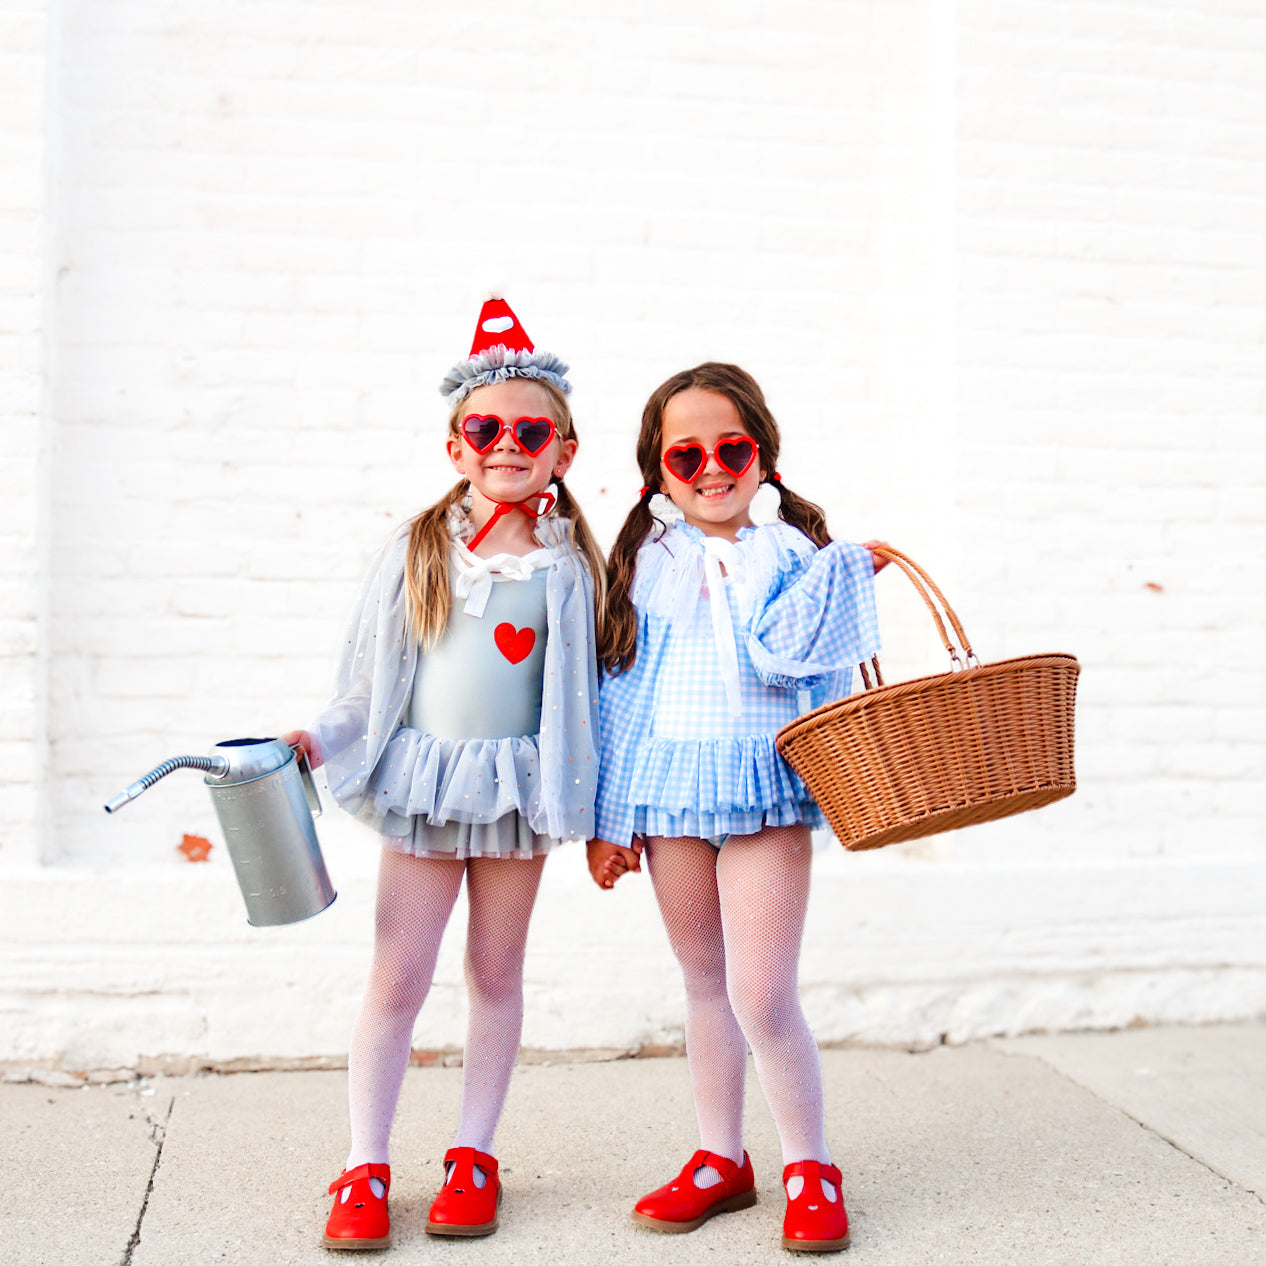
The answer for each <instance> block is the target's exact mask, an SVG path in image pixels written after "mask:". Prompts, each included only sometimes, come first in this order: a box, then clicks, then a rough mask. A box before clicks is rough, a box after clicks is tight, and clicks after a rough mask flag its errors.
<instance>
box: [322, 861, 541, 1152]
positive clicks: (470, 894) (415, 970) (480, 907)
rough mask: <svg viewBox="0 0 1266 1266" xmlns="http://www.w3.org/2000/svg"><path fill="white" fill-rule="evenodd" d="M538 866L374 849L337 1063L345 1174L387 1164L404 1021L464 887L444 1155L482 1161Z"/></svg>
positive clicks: (408, 1023)
mask: <svg viewBox="0 0 1266 1266" xmlns="http://www.w3.org/2000/svg"><path fill="white" fill-rule="evenodd" d="M544 864H545V858H544V857H543V856H542V857H533V858H531V859H526V858H515V857H507V858H493V857H475V858H471V859H470V860H468V861H460V860H456V859H448V858H432V857H413V856H410V855H408V854H404V853H396V852H393V851H392V850H390V849H383V852H382V860H381V863H380V866H379V870H378V905H377V914H376V917H375V925H374V959H373V965H372V966H371V967H370V971H369V983H368V985H367V987H366V989H365V999H364V1002H363V1003H362V1004H361V1009H360V1013H359V1015H358V1016H357V1018H356V1024H355V1026H354V1027H353V1029H352V1041H351V1047H350V1050H349V1054H348V1106H349V1108H350V1110H351V1121H352V1148H351V1151H350V1153H349V1154H348V1157H347V1164H346V1168H347V1169H354V1168H356V1166H358V1165H364V1164H366V1163H378V1164H388V1163H389V1162H390V1158H389V1154H388V1141H389V1138H390V1135H391V1123H392V1120H393V1118H394V1117H395V1114H396V1101H397V1100H398V1099H399V1097H400V1087H401V1084H402V1083H403V1081H404V1074H405V1069H406V1068H408V1065H409V1051H410V1048H411V1046H412V1040H413V1023H414V1021H415V1020H416V1019H417V1015H418V1012H419V1011H420V1010H421V1009H422V1003H423V1002H424V1001H426V995H427V993H428V992H429V990H430V988H431V980H432V978H433V976H434V975H435V961H436V957H437V956H438V954H439V949H440V938H441V937H442V936H443V933H444V927H445V925H446V924H447V923H448V919H449V915H450V914H451V913H452V910H453V903H454V902H455V901H456V900H457V894H458V891H459V890H460V889H461V885H462V877H463V876H465V878H466V897H467V901H468V902H469V906H470V918H469V921H468V923H467V928H466V991H467V997H468V1000H469V1006H470V1014H469V1020H468V1022H467V1028H466V1047H465V1054H464V1058H463V1065H462V1106H461V1120H460V1122H459V1124H458V1127H457V1135H456V1138H455V1139H454V1142H453V1146H454V1147H473V1148H475V1149H476V1150H477V1151H481V1152H491V1150H492V1138H493V1134H494V1132H495V1131H496V1128H497V1120H498V1118H499V1117H500V1115H501V1109H502V1106H503V1105H504V1103H505V1098H506V1092H507V1090H508V1089H509V1086H510V1075H511V1073H512V1072H513V1070H514V1061H515V1059H516V1057H517V1055H518V1052H519V1038H520V1036H521V1033H522V1029H523V951H524V946H525V944H526V941H527V932H528V921H529V919H530V918H531V916H532V907H533V905H534V904H535V902H536V891H537V887H538V886H539V884H540V881H541V870H542V868H543V866H544Z"/></svg>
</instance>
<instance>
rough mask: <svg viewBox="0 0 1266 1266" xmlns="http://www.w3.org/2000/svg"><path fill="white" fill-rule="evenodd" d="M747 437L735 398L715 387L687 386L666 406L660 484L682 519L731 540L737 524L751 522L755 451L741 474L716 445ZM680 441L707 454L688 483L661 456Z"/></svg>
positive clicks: (757, 470) (757, 468)
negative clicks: (730, 467)
mask: <svg viewBox="0 0 1266 1266" xmlns="http://www.w3.org/2000/svg"><path fill="white" fill-rule="evenodd" d="M750 435H751V432H750V431H749V430H748V429H747V427H746V426H744V424H743V419H742V418H741V417H740V416H739V411H738V409H737V408H735V406H734V403H733V401H731V400H730V399H729V398H728V397H727V396H723V395H719V394H718V393H717V392H715V391H705V390H704V389H703V388H701V387H689V388H687V389H686V390H685V391H679V392H678V393H677V394H676V395H675V396H673V397H672V398H671V399H670V400H669V401H668V402H667V403H666V404H665V405H664V413H663V432H662V435H661V439H660V463H659V474H660V487H661V488H662V489H663V490H664V492H666V493H667V494H668V496H669V497H670V498H671V499H672V501H673V504H674V505H676V506H677V508H678V509H679V510H680V511H681V513H682V514H683V516H684V517H685V520H686V522H687V523H690V524H693V525H694V526H695V527H697V528H698V529H699V530H700V531H701V532H703V533H705V534H706V535H708V536H724V537H728V538H729V539H730V540H734V539H735V538H736V536H737V534H738V530H739V528H742V527H751V526H752V520H751V516H750V515H749V514H748V508H749V507H750V506H751V504H752V498H753V497H754V496H755V495H756V491H757V489H758V488H759V487H760V481H761V478H762V471H761V462H760V457H759V455H758V456H757V458H756V460H755V461H753V462H752V464H751V465H750V466H748V468H747V469H746V470H745V471H744V472H743V474H741V475H735V474H733V473H731V471H729V470H726V468H725V467H724V466H722V465H721V463H720V462H718V461H717V458H716V448H717V445H718V444H724V443H725V441H726V440H734V439H738V438H739V437H741V436H749V437H750ZM682 444H699V445H701V446H702V447H703V450H704V452H705V453H707V454H708V459H707V461H706V462H705V463H704V467H703V470H702V472H701V473H700V474H699V475H698V476H697V478H695V480H694V481H693V482H692V483H686V482H685V481H684V480H681V479H679V478H677V476H676V475H674V474H673V472H672V470H670V469H669V467H668V466H667V465H666V464H665V463H664V460H663V455H664V453H666V452H667V451H668V450H669V449H670V448H674V447H676V446H678V445H682ZM732 464H736V465H738V466H740V467H741V465H742V463H741V462H739V463H732Z"/></svg>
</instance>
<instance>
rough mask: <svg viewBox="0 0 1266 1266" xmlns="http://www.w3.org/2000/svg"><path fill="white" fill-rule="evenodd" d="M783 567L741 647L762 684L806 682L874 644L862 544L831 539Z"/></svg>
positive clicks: (868, 563) (855, 660)
mask: <svg viewBox="0 0 1266 1266" xmlns="http://www.w3.org/2000/svg"><path fill="white" fill-rule="evenodd" d="M800 562H801V565H800V566H798V567H794V568H792V567H787V568H783V569H782V570H781V571H780V573H779V574H778V576H777V577H776V578H775V580H774V583H772V584H771V585H770V586H769V588H768V589H767V590H766V592H765V594H764V597H763V600H762V602H761V604H760V609H759V610H758V611H757V612H756V613H755V615H754V617H753V619H752V622H751V624H750V625H749V631H748V635H747V649H748V653H749V654H750V655H751V659H752V664H753V666H754V667H755V669H756V672H757V673H758V675H759V676H760V678H761V680H762V681H763V682H765V684H766V685H769V686H787V687H808V686H812V685H814V684H815V682H816V679H818V678H821V677H824V676H826V675H828V674H839V673H849V672H851V670H852V668H853V666H854V665H855V664H860V663H863V662H864V661H866V660H868V659H869V658H870V657H871V656H872V655H874V654H875V653H876V652H877V651H878V650H879V621H878V618H877V616H876V613H875V585H874V580H875V572H874V564H873V561H872V559H871V555H870V551H869V550H867V549H864V548H863V547H862V546H860V545H852V544H849V543H847V542H843V541H833V542H832V543H831V544H830V545H827V546H825V547H824V548H822V549H820V550H816V551H814V552H812V553H811V554H808V555H806V556H804V557H803V558H802V559H801V560H800Z"/></svg>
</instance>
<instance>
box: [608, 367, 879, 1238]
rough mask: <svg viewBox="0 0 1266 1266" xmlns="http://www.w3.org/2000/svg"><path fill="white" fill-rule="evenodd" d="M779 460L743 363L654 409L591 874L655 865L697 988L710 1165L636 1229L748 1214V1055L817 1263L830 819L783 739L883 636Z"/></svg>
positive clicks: (861, 577)
mask: <svg viewBox="0 0 1266 1266" xmlns="http://www.w3.org/2000/svg"><path fill="white" fill-rule="evenodd" d="M778 446H779V435H778V428H777V424H776V422H775V421H774V419H773V417H772V415H771V414H770V412H769V409H768V407H767V406H766V404H765V400H764V397H763V396H762V394H761V391H760V388H759V387H758V386H757V384H756V383H755V381H753V379H752V378H751V377H750V376H749V375H748V374H746V373H745V372H744V371H743V370H741V369H739V368H738V367H737V366H733V365H719V364H706V365H700V366H698V367H697V368H696V369H693V370H687V371H685V372H684V373H681V374H678V375H676V376H675V377H673V378H671V379H669V380H668V382H666V383H664V384H663V386H661V387H660V388H659V389H658V390H657V391H656V392H655V393H654V394H653V395H652V396H651V399H650V401H649V402H648V404H647V406H646V410H645V412H644V414H643V417H642V430H641V434H640V436H639V439H638V461H639V465H640V466H641V469H642V473H643V478H644V479H645V481H646V487H645V488H644V489H643V491H642V495H641V497H640V499H639V501H638V504H637V506H635V507H634V509H633V511H632V512H631V514H630V515H629V517H628V520H627V521H626V522H625V525H624V527H623V529H622V530H621V533H620V536H619V538H618V540H617V542H616V545H615V548H614V550H613V551H612V554H611V558H610V560H609V565H608V573H609V577H610V591H609V600H608V630H609V636H608V639H607V642H606V645H605V646H604V655H603V659H604V663H605V667H606V670H607V671H606V674H605V677H604V680H603V683H602V687H601V692H600V707H599V711H600V713H601V743H600V748H599V783H598V803H597V808H596V828H597V829H596V835H597V838H595V839H594V840H591V841H590V844H589V865H590V870H591V872H592V874H593V877H594V879H595V881H596V882H597V883H598V884H599V885H600V886H602V887H604V888H609V887H611V886H612V885H613V884H614V883H615V882H616V880H617V879H618V878H619V877H620V876H621V875H623V874H624V873H625V872H626V871H630V870H633V871H636V870H640V868H641V867H640V857H641V853H642V849H643V847H644V848H645V856H646V860H647V863H648V867H649V870H650V874H651V880H652V884H653V886H654V889H655V896H656V900H657V901H658V903H659V907H660V912H661V914H662V915H663V918H664V923H665V925H666V927H667V930H668V936H669V940H670V942H671V944H672V947H673V951H674V953H675V954H676V956H677V958H678V961H679V962H680V963H681V967H682V971H683V973H684V976H685V985H686V1054H687V1058H688V1062H689V1067H690V1077H691V1084H692V1087H693V1090H694V1099H695V1109H696V1115H697V1117H698V1123H699V1131H700V1148H699V1151H697V1152H696V1153H695V1155H694V1156H692V1157H691V1158H690V1160H689V1161H687V1162H686V1165H685V1167H684V1168H683V1169H682V1171H681V1172H680V1174H678V1175H677V1177H676V1178H674V1179H673V1180H672V1181H671V1182H670V1183H668V1184H667V1185H666V1186H664V1187H662V1188H659V1189H658V1190H656V1191H653V1192H651V1193H650V1194H649V1195H647V1196H644V1197H643V1198H642V1199H641V1200H640V1201H639V1202H638V1204H637V1206H636V1209H635V1211H634V1214H633V1216H634V1218H635V1219H636V1220H637V1221H638V1222H640V1223H642V1224H644V1225H646V1226H648V1227H650V1228H651V1229H653V1230H658V1231H690V1230H693V1229H694V1228H695V1227H697V1226H699V1225H701V1224H702V1223H703V1222H704V1221H706V1220H707V1219H708V1218H709V1217H711V1216H713V1215H714V1214H717V1213H722V1212H727V1211H731V1210H734V1209H739V1208H743V1207H745V1206H746V1205H749V1204H752V1203H754V1202H755V1182H754V1178H753V1175H752V1167H751V1161H750V1160H749V1158H748V1156H747V1154H746V1152H745V1151H744V1150H743V1094H744V1077H745V1073H746V1068H747V1051H748V1046H749V1045H750V1047H751V1050H752V1053H753V1056H754V1058H755V1064H756V1072H757V1076H758V1077H759V1078H760V1082H761V1086H762V1089H763V1090H764V1092H765V1096H766V1098H767V1099H768V1101H769V1106H770V1110H771V1112H772V1114H773V1117H774V1121H775V1123H776V1125H777V1128H778V1133H779V1137H780V1140H781V1144H782V1154H783V1163H784V1166H785V1169H784V1175H783V1179H784V1185H785V1187H786V1190H787V1197H788V1205H787V1211H786V1215H785V1220H784V1224H783V1245H784V1247H786V1248H790V1249H794V1250H807V1251H815V1252H822V1251H830V1250H833V1249H839V1248H843V1247H844V1245H845V1244H846V1243H847V1239H848V1217H847V1214H846V1213H845V1210H844V1203H843V1198H842V1194H841V1191H840V1174H839V1170H838V1169H836V1168H835V1167H834V1166H833V1165H832V1164H831V1157H830V1153H829V1151H828V1149H827V1145H826V1138H825V1121H824V1109H823V1097H822V1073H821V1066H820V1062H819V1059H818V1050H817V1044H816V1043H815V1041H814V1038H813V1034H812V1033H811V1032H810V1030H809V1026H808V1024H807V1022H806V1020H805V1017H804V1013H803V1011H802V1010H801V1007H800V1000H799V991H798V980H797V968H798V960H799V955H800V940H801V934H802V932H803V928H804V917H805V910H806V906H807V902H808V894H809V871H810V855H811V847H810V828H811V827H814V826H820V825H822V824H823V819H822V815H821V812H820V810H819V809H818V807H817V805H816V804H815V803H814V802H813V800H812V799H811V797H810V796H809V794H808V792H807V790H806V789H805V787H804V784H803V783H802V782H801V781H800V779H799V778H798V777H797V776H796V775H795V773H794V772H793V771H792V770H791V769H790V768H789V767H788V766H787V765H786V763H785V762H784V761H783V760H782V758H781V757H780V756H779V755H778V752H777V750H776V748H775V746H774V736H775V734H776V733H777V731H778V730H779V728H780V727H781V726H783V725H785V724H786V723H787V722H788V721H791V720H792V719H793V718H794V717H796V716H798V715H800V714H801V713H803V712H805V711H807V710H808V709H810V708H814V707H817V706H819V705H820V704H822V703H825V702H828V701H829V700H832V699H836V698H839V697H840V696H841V695H845V694H847V693H848V692H849V689H850V686H851V678H852V667H853V665H854V664H856V663H859V662H862V661H864V660H865V659H868V658H869V657H870V656H871V655H872V654H874V653H875V651H876V650H877V649H878V640H879V639H878V631H877V625H876V619H875V609H874V598H873V576H874V560H873V558H872V555H871V553H870V551H869V550H868V549H867V548H866V547H864V546H858V545H847V544H843V543H840V542H831V541H830V537H829V536H828V535H827V533H826V523H825V519H824V517H823V515H822V512H821V510H820V509H818V507H817V506H814V505H813V504H812V503H810V502H807V501H805V500H803V499H802V498H800V497H797V496H796V495H795V494H794V493H792V492H791V491H790V490H789V489H787V488H786V487H785V486H784V485H783V484H782V481H781V479H780V478H779V476H778V475H777V474H776V471H775V467H776V462H777V457H778ZM763 483H770V484H772V486H773V487H774V488H775V489H776V490H777V492H778V494H779V499H780V513H781V517H780V519H779V521H777V522H775V523H768V524H764V525H761V526H757V525H755V524H754V523H753V522H752V519H751V516H750V513H749V508H750V506H751V502H752V498H753V497H754V496H755V494H756V492H757V491H758V490H759V488H760V487H761V485H762V484H763ZM661 494H662V495H663V496H666V497H667V499H668V501H669V502H670V503H671V504H670V505H668V506H667V507H666V506H665V504H664V502H663V501H662V500H661V501H658V502H656V501H655V500H654V499H655V498H656V496H657V495H661ZM643 841H644V844H643Z"/></svg>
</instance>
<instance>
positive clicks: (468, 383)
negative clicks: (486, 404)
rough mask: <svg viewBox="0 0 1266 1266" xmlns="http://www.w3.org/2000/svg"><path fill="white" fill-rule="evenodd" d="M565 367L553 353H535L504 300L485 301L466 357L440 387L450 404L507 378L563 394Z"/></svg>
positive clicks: (447, 375)
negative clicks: (546, 386) (543, 384)
mask: <svg viewBox="0 0 1266 1266" xmlns="http://www.w3.org/2000/svg"><path fill="white" fill-rule="evenodd" d="M567 370H568V365H567V364H566V362H565V361H562V360H560V359H559V358H558V357H557V356H555V355H554V353H553V352H538V351H537V350H536V348H535V347H534V346H533V343H532V340H531V339H530V338H528V334H527V331H526V330H525V329H524V328H523V326H522V325H521V324H520V322H519V318H518V317H516V316H515V315H514V312H513V311H512V310H511V308H510V305H509V304H508V303H507V302H506V301H505V300H504V299H489V300H487V301H486V302H485V303H484V306H483V307H482V308H481V309H480V312H479V322H478V324H477V325H476V326H475V341H474V342H473V343H472V344H471V346H470V355H469V356H468V357H467V358H466V360H464V361H462V362H461V363H460V364H457V365H454V366H453V368H452V369H450V370H449V371H448V373H447V374H446V375H445V376H444V381H443V382H442V383H441V384H440V394H441V395H442V396H444V397H445V399H447V400H448V402H449V403H450V404H453V405H455V404H457V403H458V402H459V401H461V400H464V399H465V398H466V397H467V396H468V395H470V393H471V392H472V391H474V390H475V388H476V387H487V386H491V385H492V384H493V383H497V382H505V381H506V379H507V378H535V379H540V380H543V381H545V382H548V383H552V384H553V385H554V386H555V387H557V388H558V389H559V391H562V392H563V393H564V394H565V393H567V392H569V391H571V383H569V382H568V381H567V379H566V377H565V375H566V373H567Z"/></svg>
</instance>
